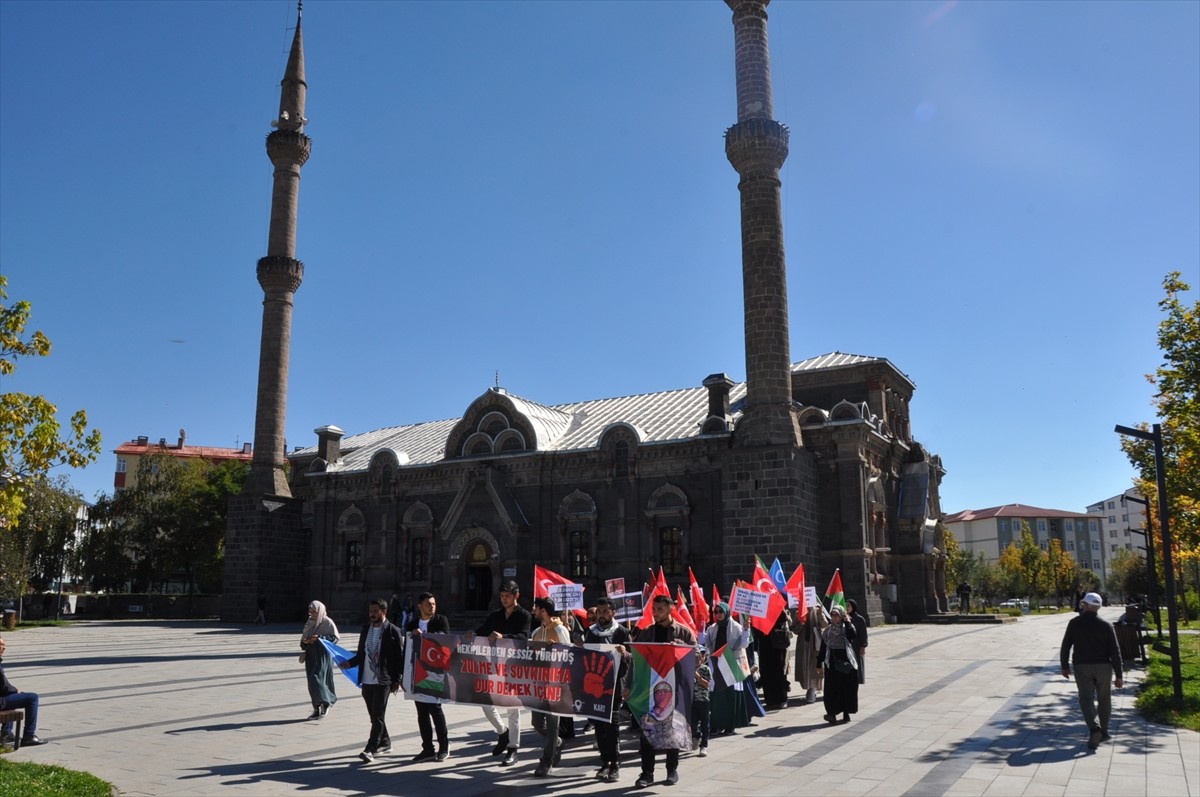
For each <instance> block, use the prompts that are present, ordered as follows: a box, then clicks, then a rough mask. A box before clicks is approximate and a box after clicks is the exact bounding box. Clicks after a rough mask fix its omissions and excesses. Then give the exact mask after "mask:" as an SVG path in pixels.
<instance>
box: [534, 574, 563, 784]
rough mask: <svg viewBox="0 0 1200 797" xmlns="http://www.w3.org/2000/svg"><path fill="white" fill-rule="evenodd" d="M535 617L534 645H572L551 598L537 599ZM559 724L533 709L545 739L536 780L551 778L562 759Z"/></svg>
mask: <svg viewBox="0 0 1200 797" xmlns="http://www.w3.org/2000/svg"><path fill="white" fill-rule="evenodd" d="M533 615H534V618H535V619H536V620H537V621H538V628H537V630H536V631H534V632H533V641H534V642H546V643H551V644H553V643H557V644H559V645H569V644H571V635H570V634H569V633H567V629H566V626H564V625H563V624H562V620H560V619H558V613H557V612H556V611H555V610H554V601H552V600H550V599H549V598H534V599H533ZM559 723H560V717H559V716H558V715H557V714H551V713H550V712H548V711H538V710H537V709H534V711H533V729H534V730H535V731H537V732H538V733H540V734H541V735H542V737H543V738H544V739H545V742H544V743H543V744H542V760H541V761H539V762H538V765H537V769H535V770H534V771H533V774H534V775H535V776H536V777H539V778H544V777H546V776H547V775H549V774H550V770H552V769H554V765H555V764H557V763H558V759H559V757H560V756H561V755H562V739H560V738H559V737H558V726H559Z"/></svg>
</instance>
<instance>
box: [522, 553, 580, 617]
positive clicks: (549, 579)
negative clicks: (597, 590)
mask: <svg viewBox="0 0 1200 797" xmlns="http://www.w3.org/2000/svg"><path fill="white" fill-rule="evenodd" d="M559 584H570V585H571V586H576V582H574V581H571V580H570V579H569V578H565V577H563V576H560V575H559V574H558V573H555V572H554V571H553V570H547V569H546V568H544V567H542V566H541V565H534V566H533V597H534V598H549V597H550V587H553V586H557V585H559ZM560 611H561V609H560ZM572 611H573V612H574V613H575V616H576V617H578V618H579V619H580V620H586V619H587V611H586V610H584V609H574V610H572ZM568 630H569V629H568Z"/></svg>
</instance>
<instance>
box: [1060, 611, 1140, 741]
mask: <svg viewBox="0 0 1200 797" xmlns="http://www.w3.org/2000/svg"><path fill="white" fill-rule="evenodd" d="M1103 603H1104V601H1103V600H1101V598H1100V596H1099V595H1097V594H1096V593H1095V592H1089V593H1088V594H1086V595H1084V596H1083V600H1082V601H1081V602H1080V611H1079V616H1078V617H1074V618H1072V619H1071V622H1069V623H1067V631H1066V633H1065V634H1063V641H1062V649H1061V650H1060V651H1059V659H1060V660H1061V661H1060V663H1061V664H1062V674H1063V678H1070V677H1071V668H1070V666H1069V665H1068V663H1067V657H1068V656H1070V655H1071V649H1072V648H1074V649H1075V653H1074V656H1073V661H1074V663H1075V686H1076V688H1077V689H1078V690H1079V707H1080V708H1081V709H1083V719H1084V721H1086V722H1087V726H1088V747H1090V748H1092V749H1093V750H1095V749H1096V748H1097V747H1099V746H1100V742H1102V741H1107V740H1108V718H1109V716H1111V714H1112V693H1111V686H1112V684H1114V683H1115V684H1116V687H1117V688H1118V689H1120V688H1121V687H1122V686H1124V684H1125V682H1124V680H1123V679H1122V678H1121V648H1120V646H1119V645H1118V644H1117V634H1116V631H1114V630H1113V627H1112V625H1110V624H1109V623H1108V622H1106V621H1105V620H1102V619H1100V614H1099V612H1100V606H1101V605H1102V604H1103ZM1114 676H1115V677H1114ZM1097 701H1099V704H1100V711H1099V714H1100V716H1099V722H1097V721H1096V719H1097V718H1096V702H1097Z"/></svg>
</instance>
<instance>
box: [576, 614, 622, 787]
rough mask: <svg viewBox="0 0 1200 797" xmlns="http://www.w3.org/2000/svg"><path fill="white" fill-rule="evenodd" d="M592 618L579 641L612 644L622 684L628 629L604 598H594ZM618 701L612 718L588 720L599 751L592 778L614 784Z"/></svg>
mask: <svg viewBox="0 0 1200 797" xmlns="http://www.w3.org/2000/svg"><path fill="white" fill-rule="evenodd" d="M594 611H595V619H594V621H593V622H592V624H591V625H589V626H588V630H587V633H586V634H584V637H583V641H584V643H586V644H593V645H616V646H617V652H618V653H620V654H621V664H620V666H619V667H618V668H617V683H619V684H622V683H625V681H626V679H627V678H628V672H629V659H630V654H629V647H628V645H629V631H627V630H626V629H625V627H624V626H623V625H621V624H620V623H618V622H616V621H615V620H614V619H613V618H614V615H615V610H614V607H613V604H612V601H610V600H609V599H608V598H601V599H600V600H598V601H596V606H595V609H594ZM620 707H621V705H620V700H619V699H614V701H613V715H614V716H613V718H612V721H611V722H604V721H603V720H592V727H594V728H595V729H596V746H597V747H598V748H599V750H600V769H599V770H597V772H596V777H597V778H598V779H599V780H602V781H604V782H605V783H616V782H617V781H619V780H620V779H621V760H620V759H621V726H620V723H619V722H618V721H617V717H616V716H615V715H616V713H617V711H618V710H619V709H620Z"/></svg>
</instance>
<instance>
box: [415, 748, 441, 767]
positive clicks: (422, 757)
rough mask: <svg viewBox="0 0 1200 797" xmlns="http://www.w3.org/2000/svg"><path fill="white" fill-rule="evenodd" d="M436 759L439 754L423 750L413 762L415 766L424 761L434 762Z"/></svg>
mask: <svg viewBox="0 0 1200 797" xmlns="http://www.w3.org/2000/svg"><path fill="white" fill-rule="evenodd" d="M435 758H437V754H436V753H434V752H433V751H432V750H422V751H421V752H419V753H417V754H416V755H415V756H413V758H412V762H413V763H414V764H419V763H421V762H422V761H432V760H434V759H435Z"/></svg>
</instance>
